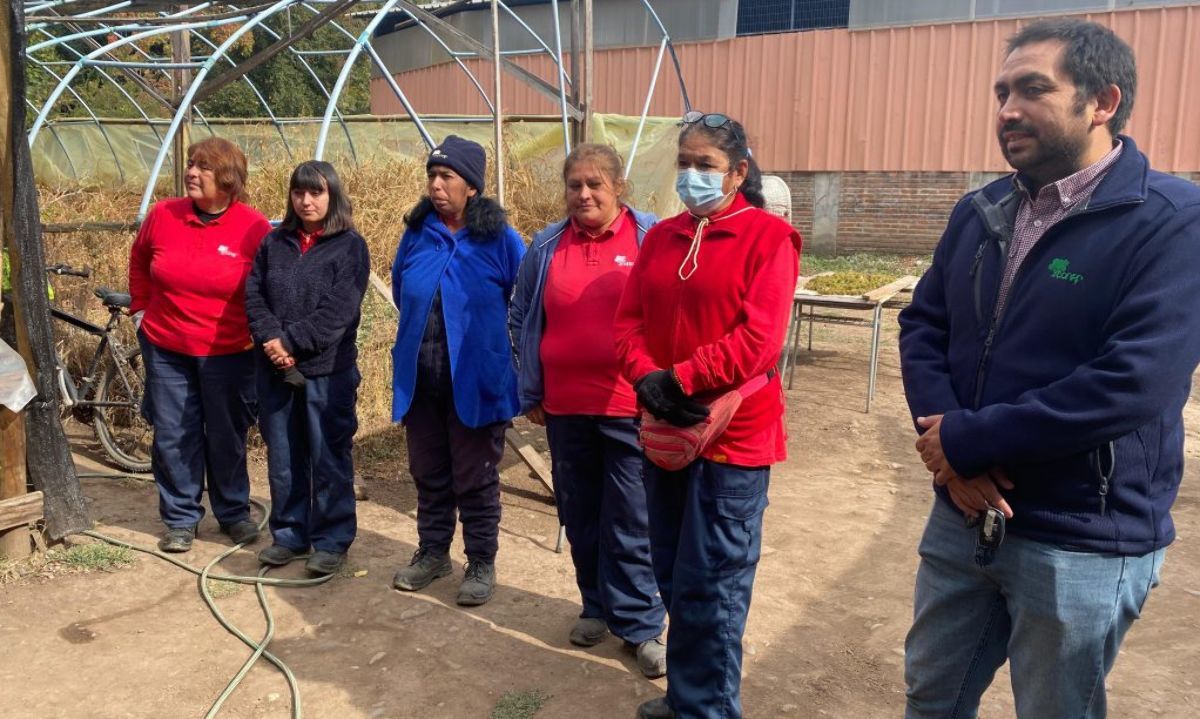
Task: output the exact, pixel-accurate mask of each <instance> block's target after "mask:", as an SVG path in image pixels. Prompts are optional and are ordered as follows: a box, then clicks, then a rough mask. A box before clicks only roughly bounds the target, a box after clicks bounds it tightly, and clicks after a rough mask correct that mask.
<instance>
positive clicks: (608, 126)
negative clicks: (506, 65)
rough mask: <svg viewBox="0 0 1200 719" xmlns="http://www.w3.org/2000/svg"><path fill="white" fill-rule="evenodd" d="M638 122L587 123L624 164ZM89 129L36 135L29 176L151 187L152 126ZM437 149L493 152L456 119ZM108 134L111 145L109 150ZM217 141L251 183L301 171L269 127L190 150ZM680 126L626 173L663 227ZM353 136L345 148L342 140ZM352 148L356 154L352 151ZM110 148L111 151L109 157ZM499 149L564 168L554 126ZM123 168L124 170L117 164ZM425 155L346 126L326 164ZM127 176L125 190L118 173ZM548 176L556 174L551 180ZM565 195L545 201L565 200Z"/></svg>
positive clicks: (534, 125)
mask: <svg viewBox="0 0 1200 719" xmlns="http://www.w3.org/2000/svg"><path fill="white" fill-rule="evenodd" d="M639 120H640V118H638V117H630V116H624V115H602V114H597V115H594V116H593V125H592V131H593V138H594V141H595V142H599V143H604V144H610V145H612V146H613V147H615V148H616V149H617V151H618V152H620V153H621V154H622V156H624V157H628V156H629V153H630V150H631V148H632V146H633V141H634V137H635V135H636V134H637V128H638V122H639ZM101 122H102V127H103V130H104V132H103V133H102V132H101V127H98V126H97V125H96V124H95V123H91V122H87V123H83V122H81V123H61V124H58V125H56V126H55V128H54V132H52V133H51V132H44V133H42V134H40V135H38V137H37V140H36V141H35V144H34V147H33V153H32V154H33V166H34V167H33V169H34V176H35V177H36V178H37V181H38V183H39V184H42V185H45V186H47V187H50V188H55V189H60V188H61V189H67V188H73V187H79V186H81V185H82V186H85V187H109V188H115V187H120V186H122V185H123V186H125V187H127V188H128V189H130V190H133V191H137V190H139V189H140V188H141V187H142V186H143V185H144V184H145V183H146V179H147V178H148V177H149V174H150V170H151V168H152V167H153V165H154V160H155V156H156V154H157V153H158V149H159V146H160V141H159V139H158V137H157V135H156V134H155V132H154V129H153V128H151V127H150V126H149V125H146V124H144V123H140V122H122V121H103V120H102V121H101ZM319 130H320V122H319V120H313V121H311V122H289V123H287V124H284V125H283V127H282V131H283V133H284V134H285V135H286V137H287V145H290V146H292V147H312V146H313V143H314V142H315V139H316V136H317V133H318V132H319ZM429 131H430V132H431V133H432V134H433V136H434V137H435V139H437V140H441V139H442V138H443V137H445V136H446V135H450V134H455V135H459V136H461V137H466V138H468V139H471V140H475V141H476V142H479V143H480V144H482V145H484V146H485V147H487V146H489V145H490V144H491V136H492V124H491V119H490V118H487V117H480V118H460V119H458V120H457V121H454V120H449V119H445V118H443V119H439V121H438V122H436V123H431V124H430V125H429ZM104 133H107V135H108V141H106V140H105V137H104ZM210 134H214V135H220V136H222V137H225V138H227V139H229V140H232V141H233V142H235V143H237V144H238V145H239V146H240V147H241V148H242V150H243V151H244V152H245V153H246V157H247V159H248V161H249V163H250V172H251V174H252V175H253V173H254V168H255V166H256V165H261V164H262V163H264V162H278V161H279V160H280V159H281V158H289V157H290V160H291V161H294V162H297V163H299V162H301V161H302V160H304V159H307V158H304V157H291V156H290V155H289V153H288V151H287V145H285V144H284V141H283V138H281V137H280V130H279V129H278V128H276V127H275V126H274V125H272V124H270V123H265V122H260V123H249V122H227V123H222V122H220V121H219V120H215V119H213V120H209V123H208V124H207V125H201V124H196V125H195V126H194V127H192V128H191V139H192V140H193V141H196V140H200V139H203V138H205V137H208V136H209V135H210ZM678 134H679V127H678V120H676V119H674V118H653V117H652V118H648V119H647V121H646V125H645V127H644V128H643V130H642V137H641V140H640V143H639V147H638V152H637V162H636V164H634V165H633V166H632V168H631V172H630V176H629V181H630V183H631V185H632V193H631V194H630V200H631V202H632V203H633V204H634V205H635V206H636V207H638V208H639V209H645V210H649V211H652V212H655V213H657V214H658V215H659V216H662V217H666V216H669V215H673V214H676V213H678V212H680V211H681V210H682V207H683V206H682V205H681V204H680V203H679V201H678V199H677V198H676V196H675V190H674V187H675V146H676V139H677V138H678ZM347 135H349V138H348V137H347ZM351 140H352V141H353V150H351ZM109 141H111V146H112V148H113V150H112V151H110V149H109ZM505 148H506V154H508V155H509V160H510V162H516V163H518V164H524V163H539V164H542V165H545V166H549V167H557V166H558V165H559V164H560V163H561V162H562V160H563V143H562V129H561V127H560V126H559V124H558V123H557V122H555V121H553V120H552V121H550V122H535V121H519V120H514V121H508V122H505ZM114 152H115V153H116V156H117V157H119V158H120V169H119V168H118V166H117V162H116V160H115V159H114ZM426 153H427V150H426V148H425V143H424V141H423V140H422V138H421V135H420V133H419V132H418V130H417V128H416V126H415V125H414V123H413V122H412V121H411V120H408V119H407V118H403V119H400V118H347V122H346V124H345V131H344V132H341V131H339V132H332V133H330V135H329V141H328V145H327V147H326V151H325V156H326V159H327V160H329V161H330V162H333V163H334V164H335V165H342V164H344V165H350V164H354V163H355V162H357V164H360V165H369V164H374V163H387V162H389V161H394V160H397V159H410V160H423V159H424V158H425V156H426ZM68 156H70V157H74V158H80V157H86V158H89V161H88V162H86V163H83V162H78V161H76V162H74V163H72V162H68V161H67V158H68ZM122 169H123V171H124V180H123V181H122V173H121V170H122ZM550 174H551V175H553V174H555V173H550ZM169 177H170V175H169V174H168V173H164V174H163V176H162V177H161V178H160V185H159V191H160V193H162V192H167V191H169V189H168V178H169ZM561 190H562V188H561V187H555V188H550V191H553V192H561Z"/></svg>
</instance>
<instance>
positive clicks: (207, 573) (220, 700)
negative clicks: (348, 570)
mask: <svg viewBox="0 0 1200 719" xmlns="http://www.w3.org/2000/svg"><path fill="white" fill-rule="evenodd" d="M78 476H79V477H104V478H120V477H128V478H131V479H139V480H144V479H145V478H144V477H142V476H138V475H133V474H121V473H112V474H109V473H100V472H90V473H81V474H79V475H78ZM250 503H251V504H253V505H255V506H256V507H258V508H259V509H260V510H261V511H262V515H263V518H262V520H261V521H260V522H259V523H258V531H259V532H261V531H263V529H264V528H265V527H266V524H267V517H268V516H269V515H270V507H269V505H267V504H266V503H264V502H260V501H258V500H256V499H251V500H250ZM80 534H82V535H84V536H86V537H91V538H93V539H98V540H100V541H102V542H107V543H109V544H112V545H114V546H117V547H124V548H126V549H130V550H133V551H135V552H142V553H144V554H149V555H151V556H154V557H158V558H159V559H161V560H163V561H165V562H170V563H171V564H174V565H175V566H176V567H179V568H180V569H184V570H186V571H188V572H191V573H192V574H195V575H196V576H197V577H198V583H199V586H200V596H201V598H202V599H203V600H204V603H205V604H206V605H207V606H208V609H209V611H210V612H212V614H213V616H214V617H216V619H217V621H218V622H220V624H221V626H222V627H224V628H225V630H226V631H227V632H229V633H230V634H232V635H234V636H235V637H237V638H238V639H240V640H241V641H242V643H243V644H245V645H246V646H248V647H250V649H251V650H253V651H252V653H251V654H250V657H249V658H248V659H246V661H245V663H244V664H242V667H241V669H239V670H238V672H237V674H235V675H234V677H233V678H232V679H230V680H229V683H228V684H227V685H225V689H224V690H223V691H222V692H221V694H220V696H218V697H217V699H216V701H214V702H213V704H212V706H211V707H209V710H208V713H207V714H205V715H204V717H205V719H212V717H215V716H216V715H217V713H218V712H219V711H220V710H221V706H222V705H223V704H224V703H225V700H226V699H228V698H229V697H230V696H232V695H233V693H234V691H236V690H237V688H238V685H240V684H241V682H242V680H243V679H244V678H245V677H246V674H247V673H249V671H250V668H251V667H252V666H254V664H255V662H257V661H258V660H259V659H260V658H264V657H265V658H266V660H267V661H269V662H270V663H271V664H274V665H275V666H276V668H278V669H279V671H280V672H282V673H283V677H284V679H286V680H287V685H288V691H289V692H290V694H291V698H292V719H301V717H302V711H301V704H300V687H299V685H298V684H297V682H296V676H295V674H293V673H292V670H291V669H289V668H288V666H287V664H284V663H283V660H281V659H280V658H279V657H277V656H275V655H274V654H272V653H271V652H269V651H267V645H269V644H270V643H271V640H272V639H273V638H274V636H275V615H274V614H272V613H271V608H270V606H269V605H268V604H267V594H266V592H265V591H264V590H263V587H264V586H267V585H269V586H272V587H312V586H316V585H318V584H324V583H325V582H328V581H329V580H330V579H332V578H333V575H332V574H327V575H324V576H319V577H312V578H310V579H279V578H274V577H268V576H266V575H267V571H268V570H270V567H266V566H264V567H263V568H262V569H260V570H259V572H258V575H257V576H253V577H245V576H239V575H233V574H212V573H211V572H212V570H213V568H214V567H215V566H217V565H218V564H220V563H221V562H222V561H223V560H224V559H225V558H226V557H229V556H230V555H231V554H233V553H234V552H236V551H238V550H239V549H241V548H242V547H244V546H245V544H246V543H242V544H235V545H234V546H232V547H230V548H229V549H227V550H225V551H224V552H222V553H221V554H219V555H217V556H216V558H214V559H213V560H212V561H211V562H209V563H208V564H206V565H204V567H203V568H202V569H197V568H195V567H193V566H191V565H190V564H187V563H185V562H182V561H180V560H178V559H176V558H175V557H173V556H171V555H169V554H166V553H164V552H160V551H159V550H157V549H149V548H146V547H140V546H138V545H135V544H130V543H128V542H124V541H121V540H120V539H116V538H114V537H109V536H107V535H104V534H101V533H100V532H95V531H92V530H87V531H84V532H80ZM305 556H307V555H300V556H298V557H297V559H303V558H304V557H305ZM209 579H214V580H218V581H224V582H236V583H238V584H252V585H254V592H255V594H256V595H257V597H258V605H259V607H260V608H261V609H262V613H263V617H264V618H265V619H266V622H267V631H266V634H265V635H264V636H263V638H262V639H261V640H260V641H257V642H256V641H254V640H253V639H251V638H250V637H249V636H247V635H246V633H245V632H243V631H242V630H240V629H238V628H237V627H236V626H235V625H234V624H233V622H231V621H229V619H228V618H227V617H226V616H225V615H224V613H222V612H221V610H220V608H218V607H217V603H216V600H214V599H213V596H212V594H211V593H210V592H209V589H208V580H209Z"/></svg>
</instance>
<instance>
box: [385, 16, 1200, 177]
mask: <svg viewBox="0 0 1200 719" xmlns="http://www.w3.org/2000/svg"><path fill="white" fill-rule="evenodd" d="M1083 17H1086V18H1088V19H1091V20H1095V21H1097V22H1101V23H1103V24H1105V25H1108V26H1110V27H1112V28H1113V29H1114V30H1115V31H1116V32H1117V33H1118V34H1119V35H1120V36H1121V37H1122V38H1124V39H1125V40H1126V41H1127V42H1129V43H1130V45H1132V46H1133V48H1134V51H1135V53H1136V54H1137V59H1138V74H1139V88H1138V96H1137V100H1136V104H1135V106H1134V112H1133V119H1132V121H1131V122H1130V125H1129V127H1128V128H1127V132H1128V133H1129V134H1130V135H1132V136H1133V137H1134V139H1135V140H1137V142H1138V144H1139V146H1140V147H1141V148H1142V150H1143V151H1144V152H1147V154H1148V155H1149V156H1150V161H1151V163H1152V165H1153V166H1154V167H1156V168H1158V169H1160V170H1164V171H1167V172H1196V171H1200V125H1197V124H1196V123H1195V122H1192V123H1188V122H1187V118H1189V117H1190V118H1195V117H1198V116H1200V6H1195V5H1192V6H1187V7H1169V8H1160V9H1152V10H1151V9H1147V10H1133V11H1121V12H1111V13H1096V14H1089V15H1085V16H1083ZM1020 22H1021V21H1019V20H997V21H983V22H971V23H947V24H942V25H926V26H920V27H905V28H881V29H874V30H864V31H855V32H850V31H847V30H821V31H815V32H804V33H784V34H778V35H759V36H752V37H741V38H736V39H732V40H723V41H718V42H704V43H691V44H683V45H680V46H678V47H677V51H678V53H679V59H680V62H681V64H682V66H683V72H684V77H685V78H686V79H687V81H688V92H689V94H690V96H691V99H692V104H693V106H694V107H696V108H698V109H703V110H713V111H722V112H727V113H729V114H731V115H734V116H735V117H737V118H738V119H739V120H742V121H743V122H744V123H745V125H746V127H747V129H748V130H749V132H750V135H751V140H752V143H753V145H754V150H755V157H756V158H758V159H759V161H760V163H761V164H762V165H763V167H764V168H765V169H767V170H778V171H786V170H794V171H843V170H847V171H855V170H859V171H862V170H868V171H877V170H882V171H913V170H916V171H1003V170H1005V169H1007V167H1006V165H1005V162H1004V159H1003V158H1002V157H1001V155H1000V152H999V150H998V149H997V146H996V141H995V137H994V133H993V119H994V113H995V101H994V99H993V98H992V94H991V85H992V80H993V79H994V77H995V74H996V72H997V71H998V69H999V66H1000V61H1001V50H1002V47H1003V44H1004V41H1005V39H1006V38H1007V37H1009V36H1010V35H1012V34H1013V33H1014V32H1015V31H1016V29H1017V28H1018V26H1019V24H1020ZM656 53H657V48H622V49H616V50H605V51H602V52H597V53H596V85H597V87H596V97H595V109H596V111H597V112H611V113H622V114H629V115H637V114H640V112H641V109H642V103H643V102H644V100H645V92H646V88H647V86H648V83H649V81H650V74H651V71H652V70H653V68H654V60H655V55H656ZM520 62H521V64H523V65H525V66H527V67H529V68H530V69H531V70H533V71H534V72H537V73H538V74H539V75H540V76H542V77H546V78H550V77H553V71H552V67H553V66H552V63H551V62H550V59H549V58H548V57H546V56H544V55H543V56H540V57H531V58H522V59H521V60H520ZM468 66H469V67H471V69H472V70H473V71H474V72H475V73H476V75H477V76H478V77H479V79H480V81H481V82H482V83H483V85H484V87H485V88H490V86H491V82H490V77H491V67H490V64H489V63H487V62H484V61H479V60H473V61H470V62H468ZM397 79H398V81H399V83H400V86H401V87H402V88H404V90H405V92H406V93H407V94H408V96H409V98H410V99H411V100H412V101H413V105H414V106H415V107H416V108H417V110H418V111H420V112H422V113H426V114H442V113H446V114H485V113H486V106H485V105H484V104H483V102H482V100H480V99H479V97H478V94H477V92H476V91H475V89H474V88H473V87H472V86H471V85H470V83H469V82H468V81H467V79H466V78H465V77H464V76H463V75H462V72H461V71H460V70H459V69H458V68H457V67H454V66H453V65H438V66H435V67H430V68H424V69H422V70H415V71H411V72H406V73H401V74H399V75H398V76H397ZM504 82H505V84H504V87H503V91H504V111H505V112H506V113H514V114H555V113H556V112H557V106H556V104H555V103H553V102H552V101H551V100H549V99H548V98H546V97H544V96H543V95H540V94H538V93H537V92H536V91H534V90H533V89H531V88H529V87H528V86H526V85H524V84H523V83H521V82H520V81H519V80H517V79H516V78H514V77H513V76H511V75H510V74H507V73H506V74H505V76H504ZM371 107H372V111H373V112H375V113H380V114H391V113H398V112H401V109H400V105H399V102H397V101H396V100H395V99H394V98H393V97H392V96H391V92H390V90H389V89H388V87H387V86H386V84H385V83H384V82H383V81H382V80H380V79H376V80H373V81H372V104H371ZM650 111H651V114H653V115H663V116H678V115H679V114H680V113H681V111H682V102H681V99H680V94H679V91H678V84H677V82H676V81H675V78H674V73H673V71H672V69H671V66H670V61H669V59H668V60H667V61H665V62H664V64H663V70H662V73H661V75H660V77H659V82H658V92H657V93H656V97H655V99H654V102H653V103H652V104H651V110H650Z"/></svg>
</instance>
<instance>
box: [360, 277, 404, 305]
mask: <svg viewBox="0 0 1200 719" xmlns="http://www.w3.org/2000/svg"><path fill="white" fill-rule="evenodd" d="M367 279H368V280H370V282H371V287H372V288H373V289H374V290H375V291H376V292H378V293H379V296H380V297H382V298H383V299H385V300H387V303H388V304H389V305H391V306H392V309H394V310H396V311H397V312H399V311H400V310H399V309H398V308H397V307H396V301H395V300H393V299H392V288H390V287H388V286H387V284H385V283H384V281H383V280H382V279H380V277H379V275H377V274H375V270H371V274H369V275H367Z"/></svg>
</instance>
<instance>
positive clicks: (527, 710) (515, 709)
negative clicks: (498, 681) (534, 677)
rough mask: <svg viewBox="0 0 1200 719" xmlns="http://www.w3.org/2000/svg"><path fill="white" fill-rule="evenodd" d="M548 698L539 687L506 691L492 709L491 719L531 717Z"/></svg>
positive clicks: (527, 718) (528, 718)
mask: <svg viewBox="0 0 1200 719" xmlns="http://www.w3.org/2000/svg"><path fill="white" fill-rule="evenodd" d="M549 698H550V697H549V695H547V694H544V693H542V691H541V690H540V689H533V690H530V691H524V692H506V693H505V694H504V696H502V697H500V701H498V702H496V706H495V708H493V709H492V718H491V719H531V717H532V716H533V715H534V714H537V712H538V710H539V709H541V708H542V705H543V704H545V703H546V700H547V699H549Z"/></svg>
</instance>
